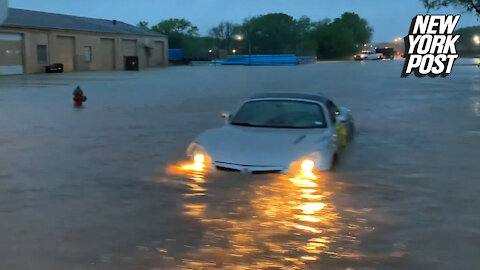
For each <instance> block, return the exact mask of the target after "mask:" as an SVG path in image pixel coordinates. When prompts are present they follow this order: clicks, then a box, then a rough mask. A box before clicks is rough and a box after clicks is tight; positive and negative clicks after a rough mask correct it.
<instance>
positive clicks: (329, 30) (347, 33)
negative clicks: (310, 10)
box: [312, 12, 373, 59]
mask: <svg viewBox="0 0 480 270" xmlns="http://www.w3.org/2000/svg"><path fill="white" fill-rule="evenodd" d="M372 32H373V30H372V28H371V27H370V26H369V25H368V22H367V21H366V20H365V19H362V18H360V16H358V15H357V14H355V13H351V12H346V13H343V14H342V16H341V17H340V18H336V19H334V20H333V21H329V20H323V21H320V22H318V23H317V24H315V26H314V30H313V31H312V37H313V39H314V40H315V41H316V42H317V56H318V58H320V59H338V58H345V57H347V56H351V55H352V54H354V53H356V52H357V51H358V48H359V47H360V46H362V45H363V44H364V43H368V42H369V41H370V38H371V36H372Z"/></svg>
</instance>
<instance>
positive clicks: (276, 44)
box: [241, 13, 300, 54]
mask: <svg viewBox="0 0 480 270" xmlns="http://www.w3.org/2000/svg"><path fill="white" fill-rule="evenodd" d="M241 29H242V32H243V33H244V36H245V43H248V44H251V48H252V51H253V53H270V54H280V53H294V52H295V50H296V44H297V42H298V40H299V36H300V33H298V30H299V28H298V25H297V21H296V20H295V19H294V18H293V17H291V16H289V15H287V14H284V13H270V14H266V15H261V16H256V17H252V18H249V19H246V20H245V21H244V23H243V25H242V27H241Z"/></svg>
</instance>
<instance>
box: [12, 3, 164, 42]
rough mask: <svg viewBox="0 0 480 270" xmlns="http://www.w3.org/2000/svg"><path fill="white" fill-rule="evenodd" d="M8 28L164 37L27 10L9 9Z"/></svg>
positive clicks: (118, 25) (119, 25) (111, 23)
mask: <svg viewBox="0 0 480 270" xmlns="http://www.w3.org/2000/svg"><path fill="white" fill-rule="evenodd" d="M3 26H6V27H25V28H46V29H60V30H74V31H87V32H100V33H113V34H127V35H142V36H162V35H160V34H157V33H155V32H152V31H150V30H148V29H142V28H139V27H136V26H133V25H130V24H127V23H124V22H121V21H114V20H103V19H93V18H86V17H78V16H71V15H63V14H56V13H48V12H41V11H33V10H25V9H16V8H9V9H8V17H7V19H6V20H5V22H4V23H3Z"/></svg>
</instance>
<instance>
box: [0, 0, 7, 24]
mask: <svg viewBox="0 0 480 270" xmlns="http://www.w3.org/2000/svg"><path fill="white" fill-rule="evenodd" d="M7 13H8V1H7V0H0V25H1V24H2V23H3V21H4V20H5V19H6V18H7Z"/></svg>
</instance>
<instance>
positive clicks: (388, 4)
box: [10, 0, 479, 42]
mask: <svg viewBox="0 0 480 270" xmlns="http://www.w3.org/2000/svg"><path fill="white" fill-rule="evenodd" d="M379 4H381V5H379ZM10 7H14V8H23V9H31V10H39V11H47V12H54V13H62V14H70V15H77V16H86V17H93V18H103V19H117V20H121V21H124V22H126V23H131V24H136V23H138V22H139V21H141V20H144V21H148V22H149V23H150V24H156V23H157V22H159V21H160V20H163V19H168V18H186V19H188V20H190V21H191V22H192V23H193V24H194V25H197V26H198V27H199V29H200V33H201V34H206V33H208V30H209V29H210V28H211V27H213V26H215V25H216V24H218V23H219V22H220V21H227V20H228V21H232V22H235V23H241V22H242V21H243V19H244V18H247V17H251V16H255V15H259V14H266V13H271V12H283V13H287V14H289V15H291V16H293V17H295V18H299V17H301V16H303V15H307V16H308V17H310V18H311V19H312V20H320V19H324V18H335V17H338V16H340V15H341V14H342V13H343V12H346V11H353V12H356V13H358V14H359V15H360V16H361V17H363V18H365V19H367V20H368V22H369V23H370V25H371V26H372V27H373V29H374V34H373V41H374V42H381V41H392V40H393V39H394V38H395V37H398V36H404V35H406V34H407V32H408V29H409V27H410V22H411V19H412V18H413V16H415V15H417V14H425V13H426V10H425V8H424V7H423V5H422V4H421V2H420V0H402V1H393V0H384V1H378V0H375V1H373V0H363V1H359V0H256V1H253V0H243V1H225V0H135V1H134V0H81V1H73V0H48V1H39V0H10ZM431 13H435V14H462V18H461V19H460V23H459V25H458V26H457V28H458V27H463V26H471V25H478V24H479V21H478V19H477V17H476V16H475V15H473V14H470V13H462V11H459V10H456V9H454V8H448V9H442V10H435V11H432V12H431Z"/></svg>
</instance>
